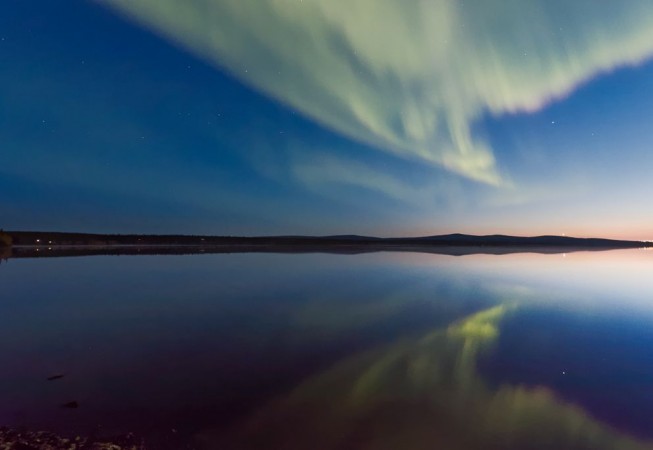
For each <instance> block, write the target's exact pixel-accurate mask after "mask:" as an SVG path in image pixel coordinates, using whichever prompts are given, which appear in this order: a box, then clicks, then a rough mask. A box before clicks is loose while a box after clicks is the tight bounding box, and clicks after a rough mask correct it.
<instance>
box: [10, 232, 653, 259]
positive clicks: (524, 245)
mask: <svg viewBox="0 0 653 450" xmlns="http://www.w3.org/2000/svg"><path fill="white" fill-rule="evenodd" d="M9 234H10V235H11V237H12V239H13V243H14V246H15V247H16V249H15V251H14V257H44V256H83V255H114V254H119V255H139V254H149V255H154V254H156V255H164V254H191V253H247V252H274V253H311V252H324V253H342V254H355V253H367V252H379V251H411V252H424V253H439V254H447V255H466V254H476V253H489V254H505V253H515V252H536V253H563V252H570V251H574V250H605V249H616V248H637V247H645V246H648V245H651V244H649V243H646V242H639V241H617V240H610V239H580V238H572V237H566V236H537V237H518V236H502V235H492V236H472V235H465V234H450V235H443V236H427V237H418V238H375V237H366V236H354V235H343V236H325V237H316V236H263V237H234V236H184V235H101V234H82V233H53V232H17V231H16V232H9Z"/></svg>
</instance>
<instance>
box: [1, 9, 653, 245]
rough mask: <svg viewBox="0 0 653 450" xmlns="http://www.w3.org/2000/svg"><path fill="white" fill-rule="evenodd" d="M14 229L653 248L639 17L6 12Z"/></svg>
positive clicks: (646, 52) (648, 52) (4, 181)
mask: <svg viewBox="0 0 653 450" xmlns="http://www.w3.org/2000/svg"><path fill="white" fill-rule="evenodd" d="M3 9H4V13H3V14H2V16H1V17H0V25H2V26H1V27H0V30H2V31H1V32H0V34H1V35H0V39H1V40H0V57H1V58H2V60H3V61H6V62H9V63H8V64H3V67H2V70H0V95H1V96H2V99H3V101H2V105H1V106H0V140H1V142H2V148H1V150H0V202H1V204H2V205H3V219H4V220H3V221H2V226H3V227H5V228H9V229H56V230H74V231H97V232H181V233H207V234H208V233H210V234H338V233H357V234H374V235H379V236H389V235H423V234H438V233H446V232H470V233H477V234H486V233H508V234H521V235H533V234H563V233H564V234H568V235H578V236H588V235H594V236H602V237H614V238H629V239H653V234H651V232H650V231H648V229H649V228H650V225H651V223H652V222H653V212H650V210H648V209H647V208H645V207H644V205H645V203H644V202H645V200H646V198H647V196H648V193H649V192H652V191H653V179H651V177H650V176H649V174H648V172H649V168H650V167H652V164H653V154H652V153H651V152H650V148H651V144H652V143H653V131H652V130H651V127H650V126H649V125H648V122H649V120H648V118H649V117H650V116H651V113H653V102H652V101H651V100H652V97H653V77H652V76H651V75H653V63H651V62H650V59H651V57H653V34H652V32H651V30H652V29H653V27H652V26H651V25H653V5H651V4H650V2H647V1H645V0H627V1H623V2H618V3H617V2H601V3H599V2H596V1H592V0H579V1H574V2H567V1H563V0H556V1H544V0H529V1H517V0H492V1H471V0H470V1H454V0H420V1H418V0H411V1H406V2H396V1H391V0H383V1H380V0H374V1H373V0H356V1H353V2H351V1H349V2H346V1H344V0H259V1H250V2H243V1H238V0H189V1H185V2H178V1H174V0H101V1H82V0H73V1H70V2H66V3H65V5H63V4H61V3H53V2H48V1H46V0H30V1H27V2H26V1H18V0H10V1H8V2H7V3H6V4H5V6H4V8H3Z"/></svg>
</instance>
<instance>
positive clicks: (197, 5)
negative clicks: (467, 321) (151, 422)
mask: <svg viewBox="0 0 653 450" xmlns="http://www.w3.org/2000/svg"><path fill="white" fill-rule="evenodd" d="M100 1H101V2H104V3H108V4H110V5H113V6H115V7H117V8H118V9H120V10H122V11H124V12H125V13H127V14H129V15H131V16H133V17H135V18H136V19H138V20H140V21H142V22H144V23H146V24H148V25H150V26H152V27H154V28H155V29H156V30H158V31H159V32H160V33H162V34H163V35H165V36H167V37H170V38H172V39H174V40H175V41H177V42H179V43H181V44H182V45H184V46H187V47H188V48H191V49H192V50H194V51H195V52H197V53H198V54H200V55H202V56H203V57H206V58H207V59H209V60H211V61H213V62H215V63H217V64H219V65H220V66H222V67H224V68H226V69H227V70H229V71H230V72H231V73H233V74H234V75H235V76H236V77H238V78H239V79H241V80H242V81H244V82H245V83H248V84H250V85H251V86H253V87H255V88H256V89H259V90H261V91H263V92H265V93H266V94H268V95H270V96H272V97H274V98H277V99H279V100H280V101H283V102H284V103H286V104H288V105H290V106H292V107H293V108H296V109H297V110H299V111H301V112H302V113H304V114H305V115H307V116H309V117H311V118H313V119H314V120H316V121H317V122H319V123H321V124H323V125H324V126H327V127H329V128H331V129H332V130H334V131H336V132H339V133H341V134H344V135H347V136H349V137H351V138H354V139H356V140H358V141H360V142H363V143H366V144H369V145H372V146H374V147H376V148H378V149H380V150H383V151H387V152H391V153H394V154H396V155H398V156H400V157H404V158H409V159H415V160H422V161H425V162H428V163H430V164H434V165H438V166H441V167H444V168H446V169H447V170H449V171H452V172H455V173H458V174H461V175H463V176H465V177H468V178H471V179H473V180H477V181H481V182H485V183H489V184H494V185H504V184H506V180H507V177H506V175H505V174H503V173H502V172H501V169H500V167H499V164H498V163H497V160H496V158H495V152H494V151H493V149H492V148H491V147H490V145H489V144H488V142H486V141H485V140H484V139H483V138H482V137H480V136H477V135H476V134H475V133H474V126H475V124H476V122H477V121H478V119H479V118H480V117H482V116H483V115H484V114H492V115H501V114H506V113H515V112H529V111H537V110H539V109H541V108H542V107H543V106H545V105H546V104H548V103H549V102H551V101H554V100H556V99H560V98H563V97H565V96H566V95H568V94H569V93H570V92H571V91H573V90H574V89H575V87H577V86H578V85H579V84H580V83H583V82H584V81H586V80H588V79H590V78H592V77H594V76H596V75H597V74H599V73H602V72H605V71H610V70H613V69H615V68H618V67H620V66H624V65H633V64H638V63H640V62H642V61H644V60H646V59H647V58H649V57H650V56H651V55H652V54H653V32H651V30H653V3H651V2H650V1H649V0H622V1H619V2H616V1H611V2H597V1H596V0H573V1H569V0H484V1H464V2H463V1H456V0H406V1H396V0H354V1H352V0H260V1H243V0H184V1H183V2H182V1H178V0H100ZM322 176H327V175H322ZM374 184H376V185H379V186H383V185H387V184H388V181H387V180H376V181H374ZM389 191H392V192H398V191H399V189H397V188H396V187H392V188H391V189H389Z"/></svg>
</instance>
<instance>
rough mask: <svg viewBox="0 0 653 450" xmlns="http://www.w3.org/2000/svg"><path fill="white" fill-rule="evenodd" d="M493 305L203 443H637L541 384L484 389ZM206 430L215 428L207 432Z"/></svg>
mask: <svg viewBox="0 0 653 450" xmlns="http://www.w3.org/2000/svg"><path fill="white" fill-rule="evenodd" d="M510 309H511V308H510V307H508V306H505V305H503V306H498V307H494V308H492V309H489V310H486V311H483V312H480V313H477V314H474V315H472V316H470V317H468V318H466V319H464V320H462V321H459V322H456V323H455V324H453V325H451V326H449V327H448V328H446V329H441V330H437V331H434V332H432V333H430V334H428V335H427V336H425V337H423V338H421V339H420V340H417V341H414V342H405V343H400V344H397V345H394V346H392V347H390V348H388V349H386V350H384V351H378V352H371V353H365V354H362V355H359V356H358V357H354V358H352V359H349V360H347V361H345V362H342V363H341V364H339V365H337V366H336V367H334V368H332V369H330V370H329V371H327V372H325V373H323V374H322V375H320V376H317V377H314V378H312V379H310V380H309V381H307V382H306V383H304V384H303V385H302V386H300V387H299V388H297V389H296V390H295V391H294V392H292V393H290V395H288V396H287V397H286V398H284V399H281V400H279V401H277V402H276V403H274V404H271V405H269V406H268V407H266V408H264V409H263V410H261V411H259V412H258V413H257V414H255V415H254V416H253V417H252V418H251V419H249V420H247V421H245V422H244V423H243V424H242V425H241V426H239V427H237V428H236V429H235V430H234V431H233V432H231V433H229V437H228V438H226V439H223V437H222V436H221V434H222V433H218V432H213V433H212V432H207V433H205V434H204V435H203V436H202V439H203V441H204V442H205V443H208V445H207V447H208V448H224V449H240V448H261V449H262V448H266V449H268V448H269V449H281V448H283V449H288V450H292V449H307V448H310V449H316V450H327V449H369V450H372V449H398V448H401V449H408V450H412V449H415V450H417V449H420V450H421V449H425V450H426V449H437V448H442V449H450V450H455V449H461V450H462V449H496V450H499V449H501V450H505V449H520V450H528V449H550V448H555V449H572V448H573V449H587V450H590V449H592V450H596V449H633V450H634V449H645V448H653V447H652V446H650V445H646V444H645V443H640V442H636V441H635V440H633V439H630V438H628V437H626V436H623V435H620V434H618V433H617V432H616V431H614V430H612V429H610V428H609V427H607V426H605V425H603V424H601V423H599V422H597V421H595V420H593V419H592V418H591V417H589V416H588V415H587V414H586V413H585V412H584V411H583V410H581V409H579V408H577V407H574V406H572V405H569V404H565V403H564V402H562V401H561V400H560V399H558V398H557V397H556V396H555V394H554V393H552V392H550V391H549V390H547V389H545V388H535V389H527V388H523V387H519V386H502V387H500V388H499V389H497V390H492V389H491V388H490V387H489V386H488V385H487V384H486V383H485V382H484V381H483V380H482V379H481V378H480V376H479V375H478V373H477V370H476V360H477V358H478V356H479V355H480V354H481V353H482V352H483V351H485V350H487V349H488V348H489V347H491V345H492V344H493V342H494V341H495V340H496V338H497V336H498V334H499V328H498V325H499V322H500V321H501V319H502V318H503V317H504V316H505V315H506V314H508V313H509V312H510ZM216 436H220V438H217V437H216Z"/></svg>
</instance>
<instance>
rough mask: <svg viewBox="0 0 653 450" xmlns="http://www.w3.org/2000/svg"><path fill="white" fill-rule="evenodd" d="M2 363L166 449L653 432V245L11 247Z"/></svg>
mask: <svg viewBox="0 0 653 450" xmlns="http://www.w3.org/2000/svg"><path fill="white" fill-rule="evenodd" d="M0 368H1V369H2V370H1V371H0V425H9V426H27V427H29V428H32V429H47V430H53V431H57V432H60V433H64V434H66V433H83V434H87V435H88V434H93V433H94V434H99V435H111V434H117V433H124V432H128V431H132V432H135V433H137V434H139V435H142V436H145V438H146V441H147V442H148V443H149V444H150V446H151V447H152V448H156V449H159V448H160V449H168V448H170V449H183V448H200V449H250V448H251V449H259V448H260V449H263V448H265V449H399V448H401V449H408V450H411V449H461V450H464V449H549V448H550V449H568V448H569V449H572V448H573V449H644V448H651V449H653V252H650V251H645V250H626V251H608V252H578V253H570V254H566V255H563V254H556V255H535V254H513V255H502V256H493V255H476V256H463V257H454V256H445V255H430V254H414V253H376V254H365V255H355V256H349V255H323V254H304V255H288V254H285V255H284V254H279V255H275V254H227V255H196V256H136V257H129V256H106V257H105V256H96V257H80V258H43V259H15V260H14V259H10V260H9V261H8V262H7V263H6V264H2V265H1V266H0ZM56 374H63V375H64V377H63V378H60V379H57V380H53V381H48V380H47V378H48V377H50V376H52V375H56ZM71 401H76V402H78V404H79V407H78V408H76V409H71V408H62V407H61V405H62V404H64V403H67V402H71Z"/></svg>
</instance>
